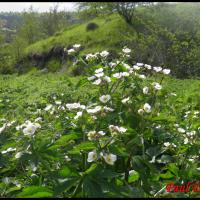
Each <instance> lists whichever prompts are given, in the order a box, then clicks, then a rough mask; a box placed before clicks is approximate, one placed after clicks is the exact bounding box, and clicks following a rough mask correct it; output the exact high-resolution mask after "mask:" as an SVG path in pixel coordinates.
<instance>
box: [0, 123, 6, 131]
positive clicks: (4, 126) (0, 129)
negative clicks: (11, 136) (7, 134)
mask: <svg viewBox="0 0 200 200" xmlns="http://www.w3.org/2000/svg"><path fill="white" fill-rule="evenodd" d="M5 128H6V124H4V125H3V126H2V127H1V128H0V133H2V132H3V131H4V130H5Z"/></svg>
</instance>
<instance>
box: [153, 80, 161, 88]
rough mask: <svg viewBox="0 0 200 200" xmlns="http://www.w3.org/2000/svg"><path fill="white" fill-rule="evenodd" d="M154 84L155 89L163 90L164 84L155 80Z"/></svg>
mask: <svg viewBox="0 0 200 200" xmlns="http://www.w3.org/2000/svg"><path fill="white" fill-rule="evenodd" d="M152 85H153V87H154V89H155V90H161V89H162V86H161V85H160V84H159V83H156V82H153V83H152Z"/></svg>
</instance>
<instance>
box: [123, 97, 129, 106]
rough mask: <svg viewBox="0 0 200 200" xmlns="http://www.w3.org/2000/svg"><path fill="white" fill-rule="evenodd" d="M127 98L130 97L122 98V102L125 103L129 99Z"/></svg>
mask: <svg viewBox="0 0 200 200" xmlns="http://www.w3.org/2000/svg"><path fill="white" fill-rule="evenodd" d="M129 99H130V98H129V97H127V98H125V99H122V103H123V104H125V103H126V102H127V101H129Z"/></svg>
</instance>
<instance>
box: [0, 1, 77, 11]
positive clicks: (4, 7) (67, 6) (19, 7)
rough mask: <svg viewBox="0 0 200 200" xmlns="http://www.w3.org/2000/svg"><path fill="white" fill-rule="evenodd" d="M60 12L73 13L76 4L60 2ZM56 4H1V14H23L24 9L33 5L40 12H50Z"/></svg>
mask: <svg viewBox="0 0 200 200" xmlns="http://www.w3.org/2000/svg"><path fill="white" fill-rule="evenodd" d="M58 3H59V10H67V11H72V10H74V8H75V3H72V2H58ZM54 4H56V2H0V12H10V11H11V12H21V11H23V10H24V9H25V10H28V9H29V8H30V6H31V5H33V9H34V10H35V11H38V12H45V11H48V10H49V8H50V7H52V6H53V5H54Z"/></svg>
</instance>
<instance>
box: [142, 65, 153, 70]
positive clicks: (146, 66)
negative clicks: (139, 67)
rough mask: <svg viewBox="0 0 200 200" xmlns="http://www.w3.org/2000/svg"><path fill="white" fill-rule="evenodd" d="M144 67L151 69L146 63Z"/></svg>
mask: <svg viewBox="0 0 200 200" xmlns="http://www.w3.org/2000/svg"><path fill="white" fill-rule="evenodd" d="M144 67H145V68H147V69H151V68H152V67H151V65H147V64H145V65H144Z"/></svg>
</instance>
